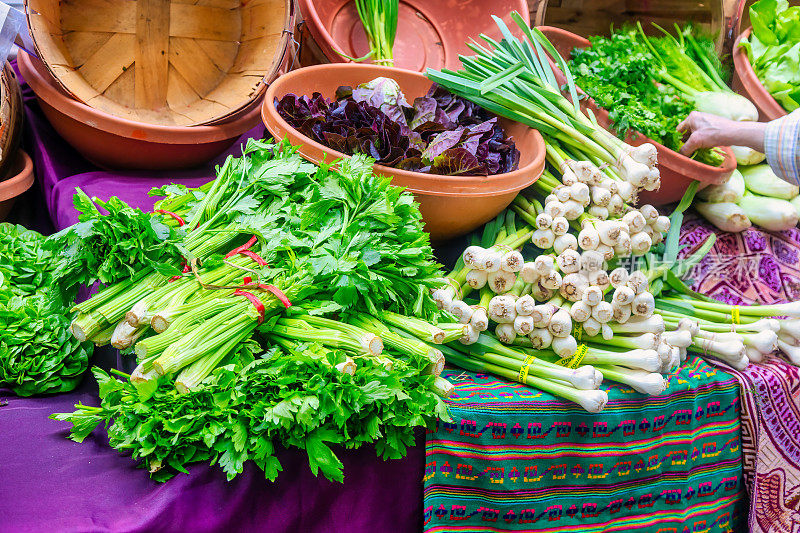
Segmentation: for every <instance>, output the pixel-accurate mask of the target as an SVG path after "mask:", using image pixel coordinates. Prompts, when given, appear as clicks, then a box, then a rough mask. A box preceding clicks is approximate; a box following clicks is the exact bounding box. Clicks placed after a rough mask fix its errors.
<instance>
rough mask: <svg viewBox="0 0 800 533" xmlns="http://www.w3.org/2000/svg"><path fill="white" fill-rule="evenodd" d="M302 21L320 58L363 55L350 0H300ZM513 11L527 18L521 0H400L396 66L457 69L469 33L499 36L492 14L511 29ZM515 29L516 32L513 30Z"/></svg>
mask: <svg viewBox="0 0 800 533" xmlns="http://www.w3.org/2000/svg"><path fill="white" fill-rule="evenodd" d="M298 4H299V6H300V13H301V14H302V16H303V23H304V25H305V28H307V30H308V33H309V34H310V37H311V39H309V40H307V41H306V42H307V43H308V44H307V45H306V42H304V46H306V47H307V48H311V49H312V50H313V53H314V55H315V56H316V57H315V59H316V62H318V63H326V62H331V63H344V62H349V59H346V58H345V57H343V56H342V55H341V54H340V53H339V52H342V53H344V54H346V55H348V56H350V57H362V56H364V55H365V54H366V53H367V52H369V44H368V42H367V37H366V35H365V34H364V28H363V26H362V24H361V20H360V19H359V18H358V12H357V11H356V7H355V3H354V2H351V1H350V0H299V1H298ZM512 11H517V12H518V13H519V14H520V15H521V16H522V17H523V18H524V19H525V22H529V20H530V19H529V17H530V14H529V12H528V4H527V2H526V1H525V0H492V1H486V0H435V1H430V0H401V1H400V5H399V7H398V13H397V18H398V20H397V37H396V38H395V42H394V47H393V49H392V53H393V55H394V66H396V67H398V68H405V69H409V70H416V71H420V72H424V71H425V70H426V69H427V68H433V69H437V70H439V69H442V68H449V69H458V68H459V67H460V65H461V63H460V62H459V60H458V55H459V54H467V55H470V54H472V52H471V51H470V49H469V48H468V47H467V44H466V43H467V42H469V39H470V37H472V38H474V39H476V40H479V38H478V36H479V35H480V34H481V33H485V34H487V35H489V36H491V37H492V38H495V39H497V40H500V39H501V38H502V36H501V34H500V31H499V30H498V28H497V25H496V24H495V23H494V20H492V17H491V15H496V16H498V17H501V18H502V19H503V20H505V21H506V23H507V24H508V27H509V28H510V29H511V30H512V31H514V29H515V28H516V27H517V25H516V24H515V23H514V22H513V21H511V18H510V17H509V14H510V13H511V12H512ZM515 33H516V32H515Z"/></svg>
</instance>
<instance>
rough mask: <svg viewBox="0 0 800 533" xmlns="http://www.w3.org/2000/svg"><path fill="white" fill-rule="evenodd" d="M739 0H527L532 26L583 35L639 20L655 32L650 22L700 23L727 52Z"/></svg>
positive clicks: (733, 35) (669, 27) (669, 25)
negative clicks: (713, 34) (554, 28)
mask: <svg viewBox="0 0 800 533" xmlns="http://www.w3.org/2000/svg"><path fill="white" fill-rule="evenodd" d="M740 1H741V0H689V1H687V0H652V1H646V0H528V5H529V7H530V10H531V21H532V23H533V25H534V26H555V27H557V28H563V29H565V30H569V31H571V32H572V33H576V34H578V35H581V36H583V37H588V36H591V35H608V33H609V29H610V28H611V26H612V24H613V26H614V27H616V28H619V27H620V26H622V25H623V24H624V23H626V22H636V21H641V22H642V25H643V26H644V27H645V31H648V32H650V33H653V34H658V30H656V29H655V28H653V27H652V26H651V24H650V23H651V22H655V23H656V24H658V25H659V26H661V27H663V28H665V29H667V30H672V25H673V24H674V23H676V22H677V23H678V24H682V23H684V22H686V21H689V20H690V21H692V22H696V23H699V24H700V25H702V26H704V27H705V28H706V29H708V30H710V31H711V32H712V33H716V34H717V43H716V44H717V51H722V50H725V51H726V52H727V53H730V50H731V45H732V44H733V41H734V40H735V39H736V33H737V32H738V22H739V21H738V17H737V13H738V12H739V9H740V7H739V3H740ZM734 26H735V27H734Z"/></svg>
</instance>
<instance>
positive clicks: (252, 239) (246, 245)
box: [225, 235, 258, 259]
mask: <svg viewBox="0 0 800 533" xmlns="http://www.w3.org/2000/svg"><path fill="white" fill-rule="evenodd" d="M257 241H258V238H257V237H256V236H255V235H253V236H252V237H250V240H249V241H247V242H246V243H244V244H243V245H241V246H237V247H236V248H234V249H233V250H231V251H230V252H228V253H227V254H225V259H228V258H229V257H231V256H234V255H236V254H239V253H242V252H243V251H245V250H248V249H250V247H251V246H253V245H254V244H255V243H256V242H257Z"/></svg>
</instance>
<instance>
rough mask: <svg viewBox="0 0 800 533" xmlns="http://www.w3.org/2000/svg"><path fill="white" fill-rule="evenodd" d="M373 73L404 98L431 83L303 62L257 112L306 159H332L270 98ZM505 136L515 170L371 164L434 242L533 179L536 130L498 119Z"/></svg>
mask: <svg viewBox="0 0 800 533" xmlns="http://www.w3.org/2000/svg"><path fill="white" fill-rule="evenodd" d="M379 76H384V77H387V78H392V79H394V80H396V81H397V83H398V84H399V85H400V87H401V88H402V90H403V93H404V94H405V96H406V98H407V99H408V100H409V101H413V100H414V98H416V97H418V96H423V95H424V94H425V93H426V92H427V91H428V89H429V88H430V85H431V82H430V80H428V79H427V78H426V77H425V76H423V75H422V74H419V73H417V72H412V71H410V70H404V69H398V68H389V67H380V66H375V65H353V64H341V63H340V64H335V63H332V64H328V65H316V66H312V67H305V68H301V69H298V70H295V71H292V72H290V73H288V74H286V75H284V76H281V77H280V78H278V79H277V80H276V81H275V82H274V83H273V84H272V85H270V87H269V89H267V94H266V96H265V98H264V107H263V108H262V117H263V119H264V124H266V126H267V129H268V130H269V131H270V133H272V135H274V136H275V137H278V138H281V137H287V138H288V139H289V140H290V141H291V142H292V144H296V145H299V146H300V148H299V153H300V154H301V155H303V157H305V158H306V159H308V160H309V161H313V162H314V163H319V162H321V161H323V160H326V161H333V160H334V159H339V158H342V157H347V156H346V155H345V154H342V153H340V152H337V151H335V150H332V149H330V148H328V147H327V146H323V145H321V144H319V143H317V142H315V141H313V140H311V139H309V138H308V137H306V136H305V135H303V134H302V133H300V132H299V131H297V130H296V129H295V128H293V127H291V126H290V125H289V124H288V123H287V122H286V121H285V120H284V119H283V118H281V116H280V115H279V114H278V111H277V109H276V108H275V104H274V99H275V98H281V97H282V96H284V95H285V94H288V93H294V94H297V95H311V94H312V93H314V92H319V93H321V94H322V95H323V96H325V97H327V98H334V94H335V92H336V88H337V87H339V86H340V85H351V86H355V85H358V84H360V83H364V82H367V81H370V80H373V79H375V78H377V77H379ZM500 124H501V125H502V126H503V129H504V130H505V133H506V135H509V136H511V137H513V138H514V141H515V142H516V145H517V149H518V150H519V151H520V163H519V169H518V170H515V171H513V172H508V173H505V174H496V175H493V176H488V177H485V176H440V175H435V174H425V173H421V172H409V171H406V170H400V169H396V168H390V167H385V166H382V165H375V173H376V174H380V175H385V176H390V177H391V178H392V184H394V185H397V186H400V187H406V188H407V189H408V190H409V191H410V192H412V193H413V194H414V196H415V198H416V199H417V201H418V202H419V204H420V211H421V212H422V217H423V219H424V221H425V229H426V230H427V231H428V232H429V233H430V234H431V238H432V239H433V240H436V241H440V240H444V239H448V238H451V237H456V236H459V235H464V234H466V233H469V232H470V231H472V230H474V229H475V228H477V227H479V226H481V225H482V224H485V223H486V222H488V221H489V220H491V219H492V218H494V217H495V216H497V214H498V213H500V211H502V210H503V209H505V208H506V207H507V206H508V205H509V204H510V203H511V201H512V200H513V199H514V197H515V196H516V194H517V193H518V192H519V191H520V190H522V189H524V188H525V187H527V186H529V185H531V184H532V183H533V182H535V181H536V180H537V179H538V178H539V176H541V174H542V170H543V169H544V158H545V146H544V140H543V139H542V136H541V135H540V134H539V132H538V131H536V130H534V129H531V128H529V127H528V126H525V125H523V124H520V123H518V122H512V121H509V120H503V119H501V120H500Z"/></svg>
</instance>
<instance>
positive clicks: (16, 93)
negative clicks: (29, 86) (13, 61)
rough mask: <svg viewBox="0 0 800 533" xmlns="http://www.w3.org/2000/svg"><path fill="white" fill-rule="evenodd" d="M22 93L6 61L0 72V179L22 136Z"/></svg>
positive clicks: (5, 175)
mask: <svg viewBox="0 0 800 533" xmlns="http://www.w3.org/2000/svg"><path fill="white" fill-rule="evenodd" d="M22 118H23V111H22V93H21V91H20V89H19V82H18V81H17V77H16V76H15V75H14V71H13V70H12V69H11V67H9V66H8V63H6V65H5V67H4V68H3V71H2V74H0V181H2V180H4V179H6V178H8V177H10V176H7V173H8V170H9V165H10V164H11V163H12V162H13V161H14V157H13V156H14V153H15V152H16V151H17V148H19V143H20V138H21V137H22Z"/></svg>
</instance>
